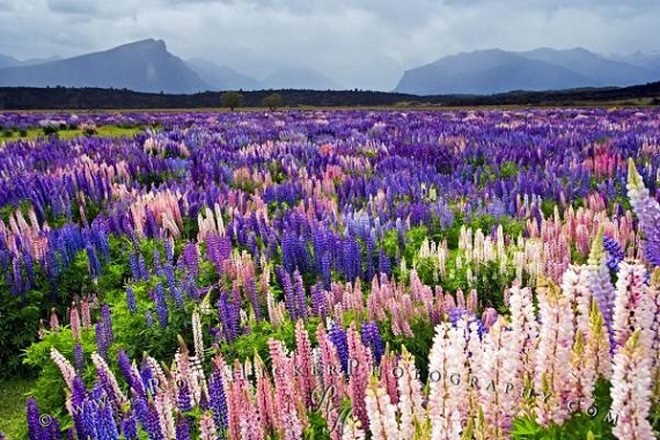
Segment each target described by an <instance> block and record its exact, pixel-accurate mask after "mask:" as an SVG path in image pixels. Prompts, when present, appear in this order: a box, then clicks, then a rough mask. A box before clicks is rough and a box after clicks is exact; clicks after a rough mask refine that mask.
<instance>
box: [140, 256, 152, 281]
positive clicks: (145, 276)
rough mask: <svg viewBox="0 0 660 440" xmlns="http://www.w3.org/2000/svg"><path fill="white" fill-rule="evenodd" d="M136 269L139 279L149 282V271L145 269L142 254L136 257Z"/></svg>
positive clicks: (145, 265)
mask: <svg viewBox="0 0 660 440" xmlns="http://www.w3.org/2000/svg"><path fill="white" fill-rule="evenodd" d="M138 268H139V270H140V278H142V279H143V280H149V277H150V275H149V269H147V263H146V262H145V261H144V255H142V254H140V255H139V256H138Z"/></svg>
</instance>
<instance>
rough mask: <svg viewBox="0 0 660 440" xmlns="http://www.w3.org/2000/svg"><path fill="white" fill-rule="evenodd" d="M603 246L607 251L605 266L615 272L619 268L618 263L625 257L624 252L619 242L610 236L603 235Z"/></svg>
mask: <svg viewBox="0 0 660 440" xmlns="http://www.w3.org/2000/svg"><path fill="white" fill-rule="evenodd" d="M603 247H604V248H605V250H606V251H607V261H606V264H607V267H608V268H609V269H610V270H613V271H615V272H617V271H618V270H619V263H621V262H622V261H623V259H624V258H625V257H626V254H625V252H624V251H623V249H622V248H621V245H620V244H619V242H618V241H616V240H615V239H613V238H612V237H603Z"/></svg>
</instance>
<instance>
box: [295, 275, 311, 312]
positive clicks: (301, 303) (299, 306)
mask: <svg viewBox="0 0 660 440" xmlns="http://www.w3.org/2000/svg"><path fill="white" fill-rule="evenodd" d="M293 279H294V282H295V290H294V294H295V298H296V312H297V313H296V316H297V317H298V318H302V320H303V321H307V319H308V318H309V309H308V307H307V298H306V297H305V286H304V285H303V279H302V276H301V275H300V272H299V271H298V269H296V271H295V272H294V273H293Z"/></svg>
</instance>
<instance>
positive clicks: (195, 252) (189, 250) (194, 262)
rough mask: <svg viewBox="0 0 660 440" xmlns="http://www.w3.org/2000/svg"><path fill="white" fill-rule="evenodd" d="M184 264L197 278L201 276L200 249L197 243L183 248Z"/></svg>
mask: <svg viewBox="0 0 660 440" xmlns="http://www.w3.org/2000/svg"><path fill="white" fill-rule="evenodd" d="M181 257H182V258H183V263H184V265H185V266H186V269H188V272H189V273H190V274H191V275H192V276H193V277H195V278H197V277H198V276H199V248H198V247H197V243H195V242H193V241H191V242H189V243H187V244H186V245H185V246H184V247H183V251H182V252H181Z"/></svg>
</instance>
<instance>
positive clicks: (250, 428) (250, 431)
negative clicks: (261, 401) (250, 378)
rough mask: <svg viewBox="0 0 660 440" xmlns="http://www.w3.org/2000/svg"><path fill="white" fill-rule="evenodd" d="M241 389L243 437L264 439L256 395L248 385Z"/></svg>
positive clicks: (256, 439)
mask: <svg viewBox="0 0 660 440" xmlns="http://www.w3.org/2000/svg"><path fill="white" fill-rule="evenodd" d="M241 391H242V396H241V420H240V426H241V439H242V440H262V439H263V438H264V432H263V427H262V425H261V423H260V421H259V414H258V413H257V406H256V405H255V402H254V396H253V395H252V392H250V390H249V388H248V387H242V390H241Z"/></svg>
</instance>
